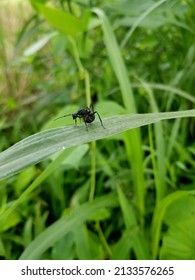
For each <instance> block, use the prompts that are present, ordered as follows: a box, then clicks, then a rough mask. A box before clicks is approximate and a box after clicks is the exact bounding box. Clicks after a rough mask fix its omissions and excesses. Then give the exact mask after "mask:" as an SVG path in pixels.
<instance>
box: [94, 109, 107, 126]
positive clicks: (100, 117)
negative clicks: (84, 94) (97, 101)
mask: <svg viewBox="0 0 195 280" xmlns="http://www.w3.org/2000/svg"><path fill="white" fill-rule="evenodd" d="M93 114H97V115H98V118H99V120H100V123H101V126H102V127H103V128H105V127H104V125H103V122H102V119H101V117H100V115H99V113H98V112H97V111H95V112H93Z"/></svg>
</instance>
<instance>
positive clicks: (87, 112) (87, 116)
mask: <svg viewBox="0 0 195 280" xmlns="http://www.w3.org/2000/svg"><path fill="white" fill-rule="evenodd" d="M95 114H97V115H98V118H99V120H100V123H101V126H102V127H103V128H105V127H104V125H103V122H102V119H101V117H100V115H99V113H98V112H97V111H94V108H93V104H92V103H91V104H90V106H89V108H88V107H87V108H85V109H80V110H78V111H77V112H76V113H74V114H67V115H64V116H62V117H59V118H57V119H55V120H58V119H61V118H64V117H68V116H72V118H73V120H75V124H76V125H77V118H79V119H83V121H84V123H85V126H86V129H87V130H88V125H87V124H88V123H92V122H93V121H94V120H95Z"/></svg>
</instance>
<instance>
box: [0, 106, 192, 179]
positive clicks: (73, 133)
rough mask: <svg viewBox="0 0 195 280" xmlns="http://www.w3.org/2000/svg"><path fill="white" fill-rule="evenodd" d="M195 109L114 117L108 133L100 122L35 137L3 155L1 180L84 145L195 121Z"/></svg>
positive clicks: (108, 123) (106, 123)
mask: <svg viewBox="0 0 195 280" xmlns="http://www.w3.org/2000/svg"><path fill="white" fill-rule="evenodd" d="M194 116H195V109H193V110H186V111H178V112H166V113H150V114H134V115H122V116H112V117H108V118H105V119H104V120H103V123H104V126H105V129H104V128H103V127H102V126H101V125H100V123H99V122H98V120H97V121H96V122H95V123H93V124H91V125H90V126H89V129H88V130H86V128H85V126H84V125H83V124H81V125H78V126H77V127H75V126H67V127H61V128H54V129H50V130H46V131H43V132H39V133H36V134H34V135H31V136H29V137H27V138H25V139H24V140H22V141H20V142H18V143H17V144H15V145H13V146H12V147H10V148H9V149H7V150H5V151H4V152H2V153H0V178H5V177H8V176H11V175H13V174H16V173H17V172H19V171H21V170H22V169H24V168H26V167H28V166H30V165H32V164H35V163H37V162H40V161H41V160H43V159H45V158H46V157H48V156H49V155H51V154H54V153H56V152H58V151H62V150H64V149H65V148H69V147H73V146H76V145H80V144H83V143H88V142H91V141H95V140H99V139H104V138H107V137H109V136H111V135H114V134H118V133H121V132H124V131H127V130H129V129H133V128H137V127H140V126H144V125H148V124H151V123H155V122H158V121H161V120H166V119H174V118H182V117H194Z"/></svg>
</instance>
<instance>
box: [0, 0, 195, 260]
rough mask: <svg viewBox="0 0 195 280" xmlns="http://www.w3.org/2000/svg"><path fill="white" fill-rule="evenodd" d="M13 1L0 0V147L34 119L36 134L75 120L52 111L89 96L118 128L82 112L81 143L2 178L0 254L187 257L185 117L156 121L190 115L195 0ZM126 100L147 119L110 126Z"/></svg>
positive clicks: (192, 145) (194, 154) (194, 217)
mask: <svg viewBox="0 0 195 280" xmlns="http://www.w3.org/2000/svg"><path fill="white" fill-rule="evenodd" d="M138 2H139V3H138ZM14 3H15V4H13V3H11V4H9V5H8V3H7V2H2V3H1V4H0V5H1V9H0V23H1V24H0V65H1V72H0V80H1V83H0V91H1V93H0V105H1V112H0V115H1V118H0V129H1V138H0V140H1V141H0V150H1V151H4V150H6V149H7V148H9V147H10V146H12V145H13V144H15V143H17V142H19V141H20V140H22V139H24V138H26V137H28V136H30V135H33V134H35V133H37V132H40V131H42V133H40V134H38V135H39V137H40V138H39V139H40V141H41V142H40V143H43V147H44V141H46V139H47V138H44V137H45V136H46V135H49V133H50V131H49V132H48V129H53V128H57V127H59V126H61V127H62V126H69V125H72V124H73V120H72V119H71V118H65V119H61V120H59V121H56V122H54V121H53V120H54V119H55V118H56V117H58V116H60V115H64V114H67V113H74V112H76V111H77V110H78V109H79V108H82V107H86V106H88V105H89V104H90V102H91V100H92V101H93V103H94V104H95V109H96V110H97V111H98V112H99V113H100V115H101V117H102V119H103V121H104V120H105V123H107V117H110V118H111V120H113V121H112V123H111V127H109V128H108V130H109V129H110V130H112V129H114V124H115V123H114V120H116V125H115V127H116V133H115V134H114V135H112V134H113V133H111V134H110V135H112V136H110V137H109V138H106V137H107V135H106V132H105V131H103V130H102V131H101V126H100V127H99V126H98V125H99V124H98V119H97V121H96V123H94V124H93V125H91V127H89V131H88V132H87V131H86V130H85V126H84V125H83V124H82V125H79V127H78V130H77V131H76V132H73V133H75V134H73V137H72V138H73V140H71V141H73V142H74V135H75V137H76V139H77V140H78V141H77V146H75V147H72V148H69V149H64V150H62V151H61V152H58V153H57V154H54V155H51V156H50V157H49V158H47V159H45V160H44V161H41V162H40V163H38V164H36V165H30V166H29V167H28V168H26V169H24V170H22V171H21V172H20V173H19V174H17V175H13V176H10V175H9V176H7V177H6V178H4V179H1V181H0V257H1V258H2V259H18V258H21V259H194V258H195V250H194V248H195V214H194V213H195V198H194V194H195V160H194V159H195V142H194V140H195V132H194V131H195V122H194V118H175V116H174V115H173V114H172V117H173V119H172V120H169V121H163V122H158V123H155V116H156V113H158V112H169V111H176V112H177V114H178V115H177V116H178V117H179V116H180V117H182V116H183V115H182V113H180V112H179V111H184V110H185V111H186V112H187V113H185V114H186V116H194V113H190V112H191V111H190V109H193V108H194V107H195V106H194V104H195V96H194V73H195V36H194V35H195V31H194V30H195V22H194V18H195V3H194V1H193V0H188V1H179V0H178V1H176V0H171V1H169V0H167V1H166V0H161V1H152V0H140V1H135V0H130V1H129V0H126V1H125V0H110V1H98V0H97V1H82V0H77V1H76V0H75V1H73V0H72V1H63V0H61V1H57V0H56V1H54V0H53V1H38V0H31V1H29V2H27V1H24V2H22V1H20V2H19V3H17V4H16V2H14ZM22 11H23V12H22ZM10 14H12V17H9V16H8V15H10ZM193 112H194V111H193ZM135 113H144V114H145V115H144V117H143V122H145V123H146V124H147V123H152V122H154V124H153V125H149V126H144V127H142V128H137V129H133V130H128V131H126V132H123V133H120V132H121V131H124V130H123V129H122V126H123V123H121V127H120V123H118V122H117V120H119V118H118V117H117V118H116V119H115V117H113V116H115V115H120V116H119V117H120V118H121V120H124V119H125V117H126V114H135ZM147 113H154V114H153V115H149V114H148V115H147ZM121 115H125V116H123V117H124V118H122V116H121ZM149 116H150V117H149ZM151 116H154V120H153V121H148V120H149V119H150V120H151V118H152V117H151ZM112 117H113V118H112ZM147 121H148V122H147ZM139 126H141V124H139V125H137V126H136V127H139ZM132 127H133V126H132ZM129 128H131V126H129ZM70 130H71V131H74V129H73V128H72V127H70V129H69V128H67V130H64V131H65V132H64V133H65V134H64V135H63V137H66V131H70ZM51 131H59V130H58V129H57V130H51ZM60 131H62V130H60ZM51 133H52V132H51ZM93 133H95V134H97V135H96V136H98V137H95V138H91V135H92V134H93ZM79 134H80V135H82V137H84V138H85V141H83V142H82V140H81V138H82V137H79ZM36 135H37V134H36ZM36 135H35V136H32V138H27V140H26V142H25V141H24V142H20V143H19V144H18V145H16V146H15V147H16V148H14V149H15V151H16V152H18V151H19V150H17V147H18V146H20V147H22V145H23V144H22V143H27V149H28V147H29V150H28V154H30V156H31V158H33V155H34V156H35V154H36V151H37V150H36V149H32V150H30V149H31V148H32V146H30V144H29V146H28V143H29V142H28V139H35V140H37V138H36V137H37V136H36ZM99 136H100V137H99ZM33 137H35V138H33ZM52 137H53V138H52V139H53V140H52V141H53V145H54V144H55V143H57V141H58V140H57V136H56V139H55V135H53V134H52ZM100 138H101V139H102V140H99V141H97V142H91V140H94V139H100ZM61 140H62V138H61ZM79 141H80V142H79ZM37 143H39V142H37ZM79 143H84V144H82V145H78V144H79ZM69 146H72V145H69ZM37 149H38V150H39V151H40V153H41V149H42V146H39V147H37ZM18 153H20V152H18ZM4 155H5V153H1V154H0V158H1V166H6V164H7V166H6V169H7V170H8V171H10V170H11V168H12V166H13V164H12V165H11V161H12V156H13V155H11V157H10V159H9V161H8V163H7V162H6V161H5V158H4ZM2 159H3V160H2ZM15 159H18V161H16V164H17V165H18V166H19V169H18V170H20V169H22V168H23V167H22V166H27V165H29V164H28V158H26V157H25V156H24V154H22V153H20V154H19V155H17V153H16V158H13V160H15ZM12 163H13V162H12ZM31 164H32V161H31ZM20 167H21V168H20ZM16 169H17V168H16ZM0 170H3V169H0ZM10 174H11V172H10ZM3 177H5V173H4V174H3V173H2V174H0V178H3Z"/></svg>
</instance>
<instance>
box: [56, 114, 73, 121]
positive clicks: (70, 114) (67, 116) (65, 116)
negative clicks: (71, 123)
mask: <svg viewBox="0 0 195 280" xmlns="http://www.w3.org/2000/svg"><path fill="white" fill-rule="evenodd" d="M68 116H72V114H67V115H64V116H61V117H58V118H56V119H54V121H56V120H58V119H62V118H65V117H68Z"/></svg>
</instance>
